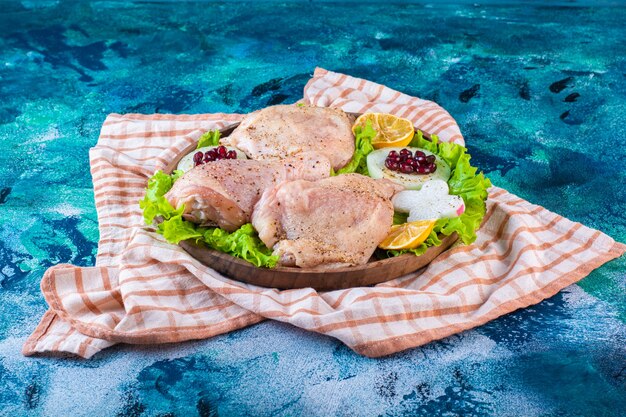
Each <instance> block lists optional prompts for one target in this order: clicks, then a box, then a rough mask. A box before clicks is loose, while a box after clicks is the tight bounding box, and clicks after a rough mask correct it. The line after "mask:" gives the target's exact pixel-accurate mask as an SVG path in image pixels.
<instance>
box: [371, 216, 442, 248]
mask: <svg viewBox="0 0 626 417" xmlns="http://www.w3.org/2000/svg"><path fill="white" fill-rule="evenodd" d="M435 223H436V221H435V220H418V221H414V222H409V223H404V224H399V225H394V226H391V231H390V232H389V235H388V236H387V237H386V238H385V240H383V241H382V242H381V243H380V244H379V245H378V247H379V248H381V249H387V250H401V249H415V248H417V247H418V246H420V245H421V244H422V243H424V241H425V240H426V238H428V236H430V232H432V230H433V228H434V227H435Z"/></svg>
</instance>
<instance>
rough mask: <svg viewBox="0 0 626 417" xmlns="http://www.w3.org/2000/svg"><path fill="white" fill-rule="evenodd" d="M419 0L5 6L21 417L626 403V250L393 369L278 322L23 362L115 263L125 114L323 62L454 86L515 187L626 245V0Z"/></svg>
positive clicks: (6, 179) (5, 394)
mask: <svg viewBox="0 0 626 417" xmlns="http://www.w3.org/2000/svg"><path fill="white" fill-rule="evenodd" d="M401 3H402V4H397V5H388V6H381V5H377V4H369V3H368V4H363V3H345V4H328V3H320V2H316V1H314V2H283V3H272V2H262V3H248V4H244V3H236V2H228V3H218V4H207V3H191V4H176V3H169V2H166V3H160V2H137V3H130V2H124V3H115V2H106V1H100V2H93V3H86V2H85V3H83V2H73V1H72V2H64V1H40V2H35V1H21V2H2V4H1V5H0V312H1V314H2V320H0V414H2V415H11V416H19V415H29V416H30V415H35V416H36V415H48V416H70V415H89V416H113V415H118V416H182V415H199V416H218V415H219V416H229V415H261V416H274V415H275V416H292V415H311V416H313V415H346V416H360V415H363V416H377V415H382V416H396V415H410V416H416V415H424V416H432V415H446V416H456V415H463V416H472V415H497V416H514V415H535V416H590V415H595V416H618V415H624V411H625V410H626V350H625V346H626V326H625V320H626V297H625V293H626V291H625V290H626V279H625V270H626V259H624V257H623V258H621V259H618V260H616V261H613V262H611V263H609V264H607V265H605V266H604V267H602V268H600V269H599V270H596V271H595V272H593V273H592V274H591V275H590V276H589V277H587V278H585V279H584V280H583V281H581V282H580V283H579V284H578V285H573V286H571V287H569V288H567V289H566V290H564V291H563V292H561V293H559V294H557V295H556V296H554V297H553V298H551V299H549V300H546V301H544V302H542V303H540V304H538V305H536V306H533V307H531V308H528V309H525V310H523V311H518V312H515V313H513V314H510V315H507V316H505V317H502V318H500V319H498V320H495V321H493V322H491V323H488V324H487V325H484V326H482V327H480V328H478V329H475V330H472V331H467V332H464V333H462V334H460V335H457V336H453V337H450V338H447V339H445V340H443V341H440V342H436V343H431V344H429V345H427V346H425V347H422V348H418V349H412V350H409V351H406V352H402V353H400V354H396V355H393V356H391V357H387V358H384V359H378V360H373V359H367V358H364V357H361V356H358V355H356V354H354V353H352V352H351V351H350V350H349V349H347V348H346V347H344V346H343V345H342V344H340V343H339V342H337V341H335V340H333V339H330V338H327V337H323V336H319V335H316V334H310V333H306V332H304V331H301V330H299V329H296V328H293V327H291V326H288V325H283V324H278V323H271V322H264V323H261V324H258V325H255V326H253V327H251V328H247V329H244V330H241V331H237V332H233V333H230V334H227V335H223V336H220V337H215V338H213V339H211V340H205V341H198V342H188V343H182V344H178V345H170V346H154V347H124V346H122V347H114V348H112V349H108V350H106V351H104V352H102V353H100V354H98V355H97V356H96V357H95V358H93V359H92V360H89V361H83V360H76V359H50V358H23V357H22V356H21V354H20V349H21V346H22V344H23V342H24V340H25V338H26V337H27V336H28V335H29V334H30V333H31V332H32V331H33V329H34V327H35V325H36V323H37V322H38V320H39V318H40V317H41V315H42V314H43V313H44V311H45V309H46V305H45V302H44V301H43V298H42V296H41V294H40V292H39V281H40V279H41V276H42V274H43V272H44V271H45V269H46V268H48V267H49V266H51V265H54V264H57V263H61V262H66V263H73V264H77V265H85V266H90V265H93V263H94V256H95V254H96V250H97V241H98V228H97V221H96V212H95V206H94V201H93V191H92V188H91V177H90V174H89V164H88V149H89V148H90V147H92V146H94V144H95V143H96V140H97V137H98V132H99V128H100V125H101V123H102V122H103V120H104V118H105V116H106V115H107V114H108V113H110V112H118V113H125V112H139V113H155V112H158V113H206V112H248V111H250V110H254V109H257V108H261V107H264V106H267V105H270V104H276V103H283V102H284V103H291V102H294V101H296V100H297V99H299V98H300V97H301V95H302V88H303V86H304V84H305V82H306V81H307V80H308V79H309V77H310V76H311V75H312V71H313V69H314V68H315V67H316V66H321V67H325V68H327V69H331V70H335V71H339V72H345V73H348V74H351V75H355V76H359V77H365V78H368V79H371V80H374V81H377V82H380V83H384V84H387V85H389V86H390V87H393V88H396V89H399V90H401V91H403V92H405V93H408V94H412V95H417V96H420V97H423V98H426V99H431V100H435V101H437V102H438V103H439V104H441V105H442V106H444V107H445V108H446V109H447V110H449V112H450V113H451V114H452V115H453V116H454V117H455V118H456V119H457V120H458V122H459V125H460V126H461V129H462V132H463V133H464V135H465V137H466V141H467V144H468V147H469V149H470V152H471V154H472V155H473V162H474V164H475V165H477V166H479V167H480V168H481V169H483V170H484V171H485V172H486V173H487V174H488V176H489V177H490V178H491V180H492V181H493V183H494V184H496V185H498V186H500V187H503V188H506V189H508V190H509V191H511V192H513V193H516V194H518V195H520V196H521V197H524V198H526V199H528V200H530V201H531V202H534V203H537V204H541V205H543V206H545V207H547V208H548V209H551V210H553V211H556V212H558V213H560V214H563V215H565V216H567V217H569V218H570V219H573V220H576V221H580V222H582V223H584V224H586V225H588V226H591V227H594V228H598V229H600V230H602V231H605V232H606V233H608V234H609V235H611V236H612V237H614V238H615V239H617V240H620V241H626V227H625V226H626V215H625V214H624V213H625V212H626V185H625V184H626V169H624V162H625V161H626V144H625V139H626V124H625V122H626V25H625V24H624V23H625V22H626V8H623V7H578V6H576V4H574V7H571V4H570V3H564V4H567V7H565V6H563V5H561V6H559V7H556V6H544V5H542V3H541V2H531V3H532V6H526V7H523V6H519V5H515V4H508V5H496V4H490V5H484V6H479V5H473V4H471V3H469V2H468V3H467V4H462V5H454V4H446V5H440V6H438V5H419V4H407V2H401ZM612 3H613V2H605V4H612Z"/></svg>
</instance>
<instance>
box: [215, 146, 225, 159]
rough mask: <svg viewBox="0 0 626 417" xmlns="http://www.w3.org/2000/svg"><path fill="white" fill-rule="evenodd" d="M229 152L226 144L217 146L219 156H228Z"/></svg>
mask: <svg viewBox="0 0 626 417" xmlns="http://www.w3.org/2000/svg"><path fill="white" fill-rule="evenodd" d="M227 152H228V151H227V150H226V147H225V146H218V147H217V154H218V155H219V156H221V157H222V158H223V157H225V156H226V154H227Z"/></svg>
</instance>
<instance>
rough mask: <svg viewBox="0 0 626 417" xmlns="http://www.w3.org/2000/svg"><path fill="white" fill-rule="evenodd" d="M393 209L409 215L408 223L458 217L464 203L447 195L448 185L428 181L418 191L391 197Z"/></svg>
mask: <svg viewBox="0 0 626 417" xmlns="http://www.w3.org/2000/svg"><path fill="white" fill-rule="evenodd" d="M392 202H393V208H394V209H395V210H396V211H398V212H400V213H409V217H408V218H407V221H408V222H413V221H416V220H437V219H443V218H453V217H458V216H460V215H461V214H463V212H464V211H465V203H464V202H463V199H462V198H461V197H460V196H458V195H450V194H448V183H446V182H445V181H442V180H433V181H429V182H427V183H426V184H424V186H423V187H422V188H421V189H420V190H404V191H400V192H399V193H397V194H396V195H395V196H394V197H393V200H392Z"/></svg>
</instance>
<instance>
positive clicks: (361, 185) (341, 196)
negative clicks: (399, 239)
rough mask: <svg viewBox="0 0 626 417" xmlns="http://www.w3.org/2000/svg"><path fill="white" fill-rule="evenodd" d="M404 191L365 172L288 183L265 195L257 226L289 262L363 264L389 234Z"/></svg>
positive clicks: (256, 217) (324, 265)
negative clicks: (399, 195)
mask: <svg viewBox="0 0 626 417" xmlns="http://www.w3.org/2000/svg"><path fill="white" fill-rule="evenodd" d="M400 189H402V187H401V186H398V185H397V184H394V183H393V182H391V181H389V180H386V179H381V180H374V179H372V178H369V177H366V176H363V175H359V174H345V175H339V176H336V177H330V178H325V179H322V180H319V181H307V180H296V181H289V182H283V183H282V184H279V185H277V186H276V187H274V188H272V189H269V190H267V191H266V192H265V193H264V194H263V196H262V197H261V199H260V200H259V202H258V203H257V204H256V206H255V207H254V211H253V212H252V225H253V226H254V227H255V228H256V230H257V231H258V233H259V237H260V238H261V240H262V241H263V242H264V243H265V244H266V245H267V246H268V247H270V248H273V249H274V254H275V255H278V256H279V264H281V265H283V266H299V267H302V268H318V269H332V268H339V267H343V266H353V265H361V264H365V263H367V261H368V260H369V258H370V257H371V256H372V253H374V250H375V249H376V247H377V246H378V244H379V243H380V242H382V241H383V240H384V239H385V237H387V235H388V233H389V230H390V229H391V226H392V224H393V205H392V203H391V197H392V196H393V195H394V193H395V192H397V191H399V190H400Z"/></svg>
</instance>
